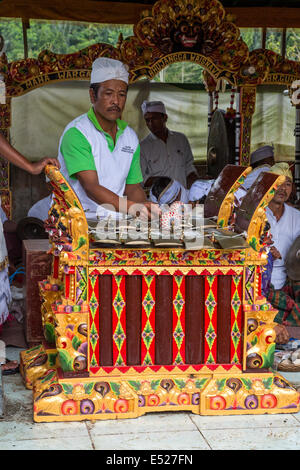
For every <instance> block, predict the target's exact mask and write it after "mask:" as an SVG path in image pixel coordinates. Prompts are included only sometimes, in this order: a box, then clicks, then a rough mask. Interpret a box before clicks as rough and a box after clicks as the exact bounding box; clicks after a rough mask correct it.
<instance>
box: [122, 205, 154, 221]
mask: <svg viewBox="0 0 300 470" xmlns="http://www.w3.org/2000/svg"><path fill="white" fill-rule="evenodd" d="M128 214H130V215H132V216H133V217H140V218H141V219H142V220H151V219H158V218H159V216H160V214H161V209H160V207H159V205H158V204H155V203H154V202H150V201H146V202H140V203H131V204H130V206H129V209H128Z"/></svg>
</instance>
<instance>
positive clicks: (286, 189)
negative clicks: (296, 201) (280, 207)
mask: <svg viewBox="0 0 300 470" xmlns="http://www.w3.org/2000/svg"><path fill="white" fill-rule="evenodd" d="M292 189H293V182H292V180H291V179H290V178H288V177H286V178H285V182H284V183H283V184H282V185H281V186H279V187H278V189H277V190H276V191H275V194H274V197H273V201H274V202H277V203H282V204H283V203H284V202H286V201H287V200H288V199H289V197H290V195H291V193H292Z"/></svg>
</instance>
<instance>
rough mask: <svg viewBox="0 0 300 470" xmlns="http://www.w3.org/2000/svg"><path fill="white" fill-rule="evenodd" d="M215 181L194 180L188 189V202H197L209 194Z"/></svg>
mask: <svg viewBox="0 0 300 470" xmlns="http://www.w3.org/2000/svg"><path fill="white" fill-rule="evenodd" d="M214 181H215V180H196V181H195V182H194V183H193V184H192V186H191V187H190V192H189V200H190V201H199V199H201V198H202V197H203V196H206V195H207V194H208V193H209V190H210V188H211V187H212V184H213V182H214Z"/></svg>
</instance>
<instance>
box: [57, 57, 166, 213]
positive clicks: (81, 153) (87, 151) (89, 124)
mask: <svg viewBox="0 0 300 470" xmlns="http://www.w3.org/2000/svg"><path fill="white" fill-rule="evenodd" d="M127 89H128V71H127V69H126V67H125V65H124V64H123V63H122V62H120V61H118V60H114V59H109V58H106V57H101V58H98V59H96V60H95V61H94V62H93V66H92V73H91V82H90V90H89V92H90V100H91V103H92V107H91V108H90V110H89V111H88V112H87V113H86V114H83V115H81V116H79V117H77V118H76V119H74V120H73V121H72V122H71V123H69V124H68V125H67V127H66V128H65V130H64V132H63V135H62V137H61V139H60V142H59V155H58V158H59V161H60V164H61V171H62V173H63V175H64V176H65V177H66V179H67V180H68V182H69V183H70V184H71V186H72V187H73V189H74V190H75V192H76V194H77V196H78V197H79V199H80V201H81V203H82V206H83V209H84V211H85V213H86V217H87V218H90V219H95V218H96V217H97V216H98V217H100V218H101V217H105V216H107V215H108V214H110V215H113V214H114V212H117V213H118V212H122V213H131V211H132V212H133V213H135V211H136V206H135V204H136V203H141V204H142V205H141V207H140V213H141V215H142V216H144V217H146V218H147V217H150V216H151V212H154V213H157V211H158V209H156V207H157V206H156V207H155V205H153V204H152V203H151V202H149V201H147V200H146V195H145V193H144V191H143V189H142V187H141V185H140V183H141V182H142V181H143V178H142V173H141V169H140V146H139V141H138V138H137V135H136V133H135V132H134V131H133V129H131V128H130V127H129V126H128V125H127V123H126V122H124V121H123V120H121V116H122V111H123V109H124V106H125V103H126V98H127ZM124 196H126V197H124ZM104 206H105V207H104ZM107 207H109V208H110V210H107Z"/></svg>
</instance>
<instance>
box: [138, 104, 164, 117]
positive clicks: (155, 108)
mask: <svg viewBox="0 0 300 470" xmlns="http://www.w3.org/2000/svg"><path fill="white" fill-rule="evenodd" d="M141 108H142V111H143V115H145V114H146V113H162V114H167V112H166V108H165V105H164V104H163V102H162V101H144V102H143V104H142V106H141Z"/></svg>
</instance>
